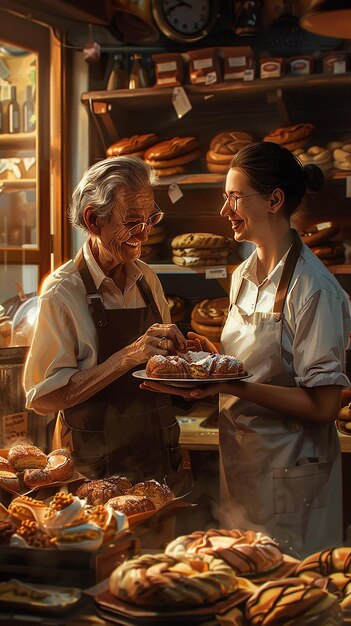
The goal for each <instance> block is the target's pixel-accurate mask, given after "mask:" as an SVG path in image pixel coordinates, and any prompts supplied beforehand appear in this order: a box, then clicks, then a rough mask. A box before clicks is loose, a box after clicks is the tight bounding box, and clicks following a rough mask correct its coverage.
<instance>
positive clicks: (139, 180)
mask: <svg viewBox="0 0 351 626" xmlns="http://www.w3.org/2000/svg"><path fill="white" fill-rule="evenodd" d="M156 185H157V176H156V173H155V171H154V170H153V169H152V168H151V167H150V166H149V165H147V163H145V162H144V161H143V160H142V159H140V158H139V157H135V156H119V157H110V158H108V159H104V160H103V161H98V162H97V163H94V165H91V166H90V167H89V168H88V169H87V170H86V171H85V173H84V174H83V176H82V178H81V180H80V182H79V183H78V185H77V186H76V188H75V189H74V191H73V194H72V200H71V203H70V205H69V208H68V217H69V219H70V222H71V224H72V225H73V226H74V227H75V228H81V229H83V230H84V231H85V232H87V228H86V225H85V223H84V217H83V216H84V209H85V208H86V207H88V206H90V207H92V208H93V210H94V213H95V215H96V217H99V218H106V217H109V216H110V214H111V210H112V208H113V205H114V203H115V202H116V198H117V197H118V191H119V189H120V188H121V187H128V189H131V190H134V191H135V192H138V191H140V190H141V189H143V188H145V187H154V186H156Z"/></svg>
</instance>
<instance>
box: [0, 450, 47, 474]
mask: <svg viewBox="0 0 351 626" xmlns="http://www.w3.org/2000/svg"><path fill="white" fill-rule="evenodd" d="M7 458H8V461H9V463H10V464H11V465H12V466H13V467H14V468H15V470H16V472H21V471H22V470H25V469H43V468H44V467H45V466H46V464H47V457H46V454H44V452H42V451H41V450H40V449H39V448H37V447H36V446H32V445H29V444H19V445H16V446H11V448H10V449H9V452H8V456H7Z"/></svg>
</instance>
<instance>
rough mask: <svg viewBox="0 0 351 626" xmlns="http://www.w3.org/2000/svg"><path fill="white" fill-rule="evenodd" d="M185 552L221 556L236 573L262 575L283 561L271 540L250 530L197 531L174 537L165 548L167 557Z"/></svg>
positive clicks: (280, 553)
mask: <svg viewBox="0 0 351 626" xmlns="http://www.w3.org/2000/svg"><path fill="white" fill-rule="evenodd" d="M185 553H188V554H209V555H211V556H214V557H216V558H217V559H223V561H225V562H226V563H228V565H230V567H232V568H233V570H235V572H236V573H237V574H238V575H239V576H245V575H247V574H263V573H265V572H268V571H270V570H273V569H275V568H277V567H278V566H279V565H281V564H282V562H283V554H282V552H281V550H280V548H279V546H278V545H277V544H276V543H275V542H274V541H273V539H271V538H270V537H267V536H266V535H264V534H263V533H256V532H255V531H253V530H248V531H242V530H205V531H201V530H198V531H195V532H193V533H191V534H190V535H183V536H180V537H177V538H176V539H174V540H173V541H171V543H169V544H168V546H167V548H166V554H170V555H171V556H176V557H177V556H181V555H184V554H185Z"/></svg>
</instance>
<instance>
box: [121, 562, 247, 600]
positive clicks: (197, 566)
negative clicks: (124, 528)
mask: <svg viewBox="0 0 351 626" xmlns="http://www.w3.org/2000/svg"><path fill="white" fill-rule="evenodd" d="M239 588H242V589H244V588H246V589H250V590H251V591H252V590H253V586H252V584H251V583H248V581H244V580H242V579H239V578H236V576H235V574H234V573H233V570H232V569H231V568H230V567H229V566H228V565H227V564H226V563H224V561H221V560H220V559H215V558H213V557H208V556H207V557H206V556H204V557H201V556H198V555H194V556H191V557H190V558H188V559H187V558H175V557H172V556H169V555H167V554H164V553H162V554H144V555H143V556H139V557H136V558H133V559H130V560H129V561H125V562H124V563H122V564H121V565H119V566H118V567H117V568H116V569H115V570H114V571H113V572H112V574H111V576H110V579H109V589H110V593H111V594H112V595H114V596H116V597H117V598H119V599H120V600H123V601H125V602H129V603H131V604H135V605H139V606H148V607H167V608H170V607H177V608H178V607H191V606H199V605H202V604H207V603H211V602H215V601H216V600H219V599H221V598H223V597H226V596H227V595H229V594H230V593H232V592H233V591H235V590H236V589H239Z"/></svg>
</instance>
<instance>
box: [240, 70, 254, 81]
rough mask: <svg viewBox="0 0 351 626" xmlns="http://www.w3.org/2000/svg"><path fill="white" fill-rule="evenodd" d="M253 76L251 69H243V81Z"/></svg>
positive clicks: (251, 78)
mask: <svg viewBox="0 0 351 626" xmlns="http://www.w3.org/2000/svg"><path fill="white" fill-rule="evenodd" d="M254 78H255V72H254V70H253V69H251V70H245V71H244V76H243V79H244V80H245V81H249V80H253V79H254Z"/></svg>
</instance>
